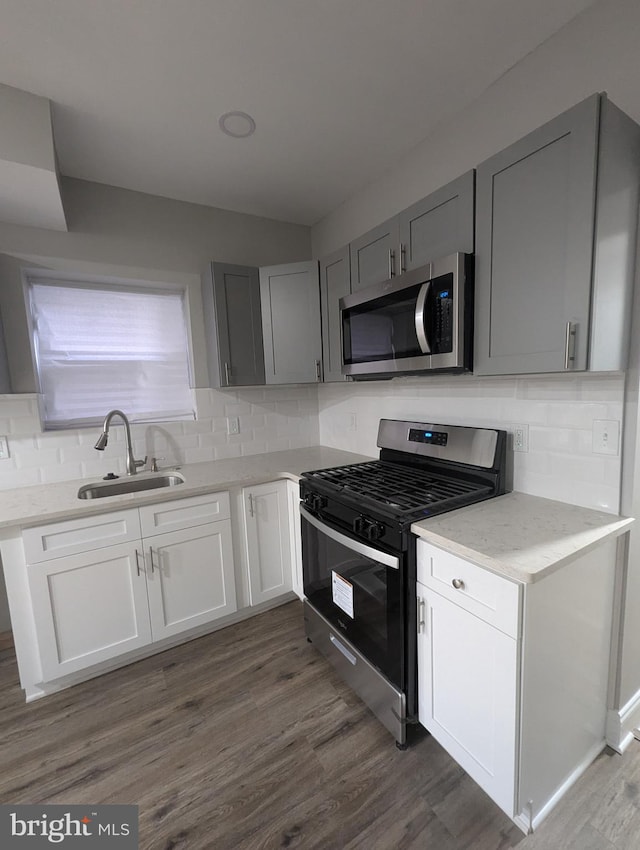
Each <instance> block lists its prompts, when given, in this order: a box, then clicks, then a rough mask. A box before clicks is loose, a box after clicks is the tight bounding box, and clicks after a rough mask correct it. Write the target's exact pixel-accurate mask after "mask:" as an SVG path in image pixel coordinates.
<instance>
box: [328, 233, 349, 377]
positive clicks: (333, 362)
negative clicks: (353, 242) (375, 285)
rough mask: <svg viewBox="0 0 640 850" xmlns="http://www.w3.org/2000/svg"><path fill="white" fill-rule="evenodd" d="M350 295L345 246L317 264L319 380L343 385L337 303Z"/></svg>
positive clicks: (347, 252) (347, 256)
mask: <svg viewBox="0 0 640 850" xmlns="http://www.w3.org/2000/svg"><path fill="white" fill-rule="evenodd" d="M350 292H351V279H350V269H349V246H348V245H347V246H345V247H344V248H341V249H340V250H339V251H335V252H334V253H333V254H330V255H329V256H327V257H323V258H322V259H321V260H320V306H321V310H322V363H323V379H324V381H325V382H329V381H346V380H347V378H346V375H343V374H342V335H341V328H340V309H339V307H338V302H339V300H340V298H342V297H343V296H344V295H349V294H350Z"/></svg>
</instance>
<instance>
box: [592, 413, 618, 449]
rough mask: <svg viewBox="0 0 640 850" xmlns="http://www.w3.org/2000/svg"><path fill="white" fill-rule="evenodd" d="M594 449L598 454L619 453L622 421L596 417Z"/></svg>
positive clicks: (593, 435) (593, 438)
mask: <svg viewBox="0 0 640 850" xmlns="http://www.w3.org/2000/svg"><path fill="white" fill-rule="evenodd" d="M592 451H593V453H594V454H597V455H617V454H618V453H619V451H620V422H619V420H618V419H594V420H593V429H592Z"/></svg>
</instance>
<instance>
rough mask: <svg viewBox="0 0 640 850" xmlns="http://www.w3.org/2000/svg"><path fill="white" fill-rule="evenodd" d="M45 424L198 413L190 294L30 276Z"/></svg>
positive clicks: (144, 419) (71, 424)
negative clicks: (187, 305) (113, 415)
mask: <svg viewBox="0 0 640 850" xmlns="http://www.w3.org/2000/svg"><path fill="white" fill-rule="evenodd" d="M29 297H30V304H31V318H32V325H33V335H34V348H35V357H36V365H37V369H38V374H39V378H40V391H41V393H42V395H43V407H44V424H45V428H47V429H57V428H72V427H76V426H81V425H92V424H98V423H101V422H102V420H103V419H104V417H105V415H106V414H107V413H108V412H109V411H110V410H113V409H114V408H118V409H120V410H123V411H124V412H125V413H126V414H127V416H128V417H129V419H130V421H131V422H157V421H169V420H173V419H184V418H187V417H188V418H193V415H194V412H193V399H192V393H191V389H190V370H189V346H188V337H187V330H186V321H185V309H184V294H183V292H181V291H176V290H162V289H143V288H133V287H132V288H128V287H122V286H115V285H104V284H101V285H93V284H84V283H75V282H65V281H49V280H47V281H46V282H45V281H42V280H39V279H37V278H30V279H29Z"/></svg>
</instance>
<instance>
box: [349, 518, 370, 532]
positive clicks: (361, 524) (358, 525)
mask: <svg viewBox="0 0 640 850" xmlns="http://www.w3.org/2000/svg"><path fill="white" fill-rule="evenodd" d="M352 527H353V530H354V531H355V533H356V534H366V532H367V518H366V517H363V516H357V517H356V518H355V519H354V521H353V526H352Z"/></svg>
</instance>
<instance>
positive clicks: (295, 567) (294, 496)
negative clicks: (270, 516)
mask: <svg viewBox="0 0 640 850" xmlns="http://www.w3.org/2000/svg"><path fill="white" fill-rule="evenodd" d="M286 485H287V497H288V499H289V541H290V542H289V545H290V549H291V577H292V582H293V587H292V590H293V592H294V593H295V594H296V595H297V596H298V597H299V598H300V599H304V589H303V585H302V532H301V530H300V484H298V482H297V481H286Z"/></svg>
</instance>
